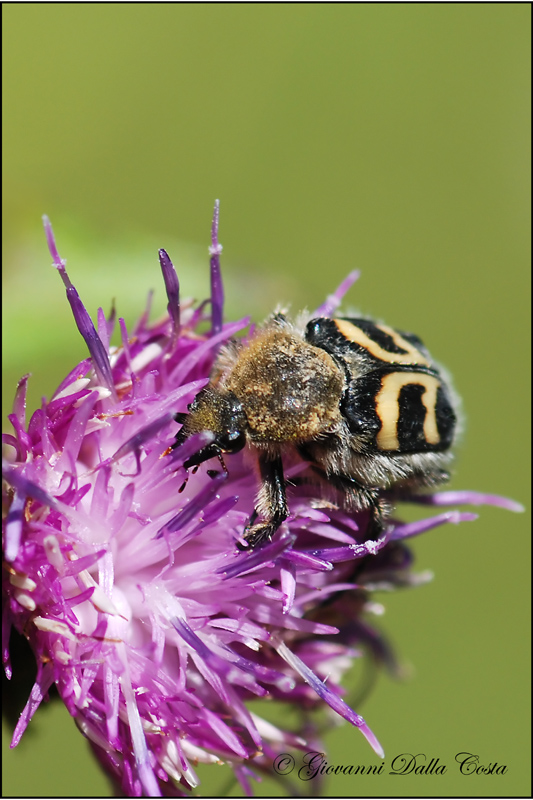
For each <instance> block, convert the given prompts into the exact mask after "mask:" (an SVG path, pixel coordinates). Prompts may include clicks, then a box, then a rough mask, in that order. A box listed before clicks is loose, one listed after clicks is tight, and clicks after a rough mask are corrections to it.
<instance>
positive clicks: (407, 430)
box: [173, 313, 457, 549]
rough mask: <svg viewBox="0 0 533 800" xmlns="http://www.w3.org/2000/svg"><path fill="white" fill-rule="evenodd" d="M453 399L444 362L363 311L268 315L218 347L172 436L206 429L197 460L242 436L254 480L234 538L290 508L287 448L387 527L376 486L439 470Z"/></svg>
mask: <svg viewBox="0 0 533 800" xmlns="http://www.w3.org/2000/svg"><path fill="white" fill-rule="evenodd" d="M455 406H456V402H455V400H454V396H453V393H452V391H451V389H450V387H449V384H448V382H447V380H446V379H445V378H444V377H443V374H442V370H440V368H438V367H436V366H435V363H434V362H433V360H432V359H431V356H430V355H429V353H428V352H427V350H426V349H425V347H424V345H423V344H422V342H421V341H420V339H418V337H416V336H414V335H413V334H409V333H403V332H400V331H397V330H395V329H393V328H390V327H388V326H387V325H383V324H381V323H377V322H374V321H371V320H368V319H362V318H341V319H329V318H326V317H318V318H315V319H310V320H309V319H308V318H307V320H306V319H305V318H303V319H300V320H299V321H297V322H296V323H292V322H290V321H289V320H288V319H287V318H286V316H285V315H284V314H282V313H277V314H274V315H273V316H272V317H271V318H270V319H269V320H268V321H267V323H266V324H265V325H264V326H263V327H262V328H260V329H259V330H258V331H257V332H256V333H255V334H254V335H253V336H252V337H251V338H250V339H248V340H245V341H242V342H238V341H232V342H230V343H229V344H228V345H227V346H226V347H225V348H224V349H223V350H221V352H220V354H219V356H218V358H217V360H216V362H215V366H214V369H213V372H212V376H211V381H210V383H209V385H208V386H207V387H206V388H205V389H203V390H202V391H201V392H200V393H199V394H198V395H197V396H196V398H195V399H194V401H193V402H192V403H191V404H190V405H189V407H188V409H189V413H188V414H185V413H179V414H177V415H176V420H177V421H178V422H180V423H182V425H183V427H182V428H181V430H180V431H179V433H178V434H177V436H176V441H175V443H174V445H173V446H174V447H176V446H178V445H180V444H182V443H183V442H184V441H185V440H186V439H187V438H188V437H189V436H191V435H193V434H195V433H199V432H201V431H210V432H212V434H213V436H214V440H213V441H212V442H211V443H210V444H208V445H206V446H205V447H203V448H202V449H200V450H199V451H198V452H197V453H196V454H195V455H193V456H192V457H191V458H189V459H188V460H187V461H186V462H185V464H184V466H185V467H186V468H189V467H193V466H196V465H198V464H201V463H202V462H204V461H207V460H208V459H210V458H213V457H216V456H218V457H219V458H221V457H222V454H224V453H235V452H237V451H238V450H241V449H242V448H243V447H245V446H248V448H249V450H250V451H251V452H252V453H253V455H254V456H255V461H256V463H257V467H258V473H259V481H260V488H259V492H258V496H257V503H256V509H255V511H254V514H253V515H252V518H251V520H250V522H249V524H248V525H247V527H246V528H245V530H244V533H243V540H244V544H241V545H240V547H241V549H246V548H254V547H257V546H259V545H261V544H262V543H265V542H266V541H270V539H271V538H272V536H273V535H274V534H275V532H276V531H277V529H278V528H279V526H280V525H281V523H282V522H283V521H284V520H285V519H286V518H287V517H288V515H289V509H288V505H287V499H286V491H285V486H286V481H285V477H284V472H283V457H284V456H286V455H289V454H295V453H296V454H297V455H299V456H300V457H301V458H302V459H304V460H306V461H308V462H309V464H310V469H311V470H312V472H313V474H314V475H315V476H316V477H315V480H316V481H317V482H318V483H319V484H322V485H323V486H328V487H330V489H331V490H332V491H333V492H334V493H335V494H336V495H337V497H339V498H340V499H339V500H338V502H339V504H340V505H342V506H343V507H345V508H352V509H356V510H361V509H369V510H370V511H371V517H372V521H371V528H370V533H369V536H371V537H372V536H373V537H375V536H377V535H379V533H380V532H381V531H382V530H383V528H384V526H385V521H386V516H387V513H388V506H387V504H386V503H385V502H384V500H383V497H382V491H383V490H390V489H396V488H400V489H406V490H410V491H413V490H417V489H420V488H422V487H432V486H436V485H438V484H440V483H443V482H444V481H446V480H447V479H448V477H449V474H448V468H449V465H450V462H451V460H452V453H451V447H452V445H453V442H454V436H455V433H456V421H457V415H456V408H455Z"/></svg>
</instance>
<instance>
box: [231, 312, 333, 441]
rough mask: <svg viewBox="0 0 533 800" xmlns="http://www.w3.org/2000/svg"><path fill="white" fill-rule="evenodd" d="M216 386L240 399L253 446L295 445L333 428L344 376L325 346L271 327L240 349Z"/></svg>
mask: <svg viewBox="0 0 533 800" xmlns="http://www.w3.org/2000/svg"><path fill="white" fill-rule="evenodd" d="M220 388H221V390H222V391H223V390H224V389H226V390H229V391H230V392H232V393H233V394H234V395H235V397H237V398H238V399H239V400H240V402H241V403H242V405H243V408H244V410H245V414H246V419H247V421H248V435H249V438H250V440H251V441H252V442H253V443H254V444H262V443H263V444H268V443H279V444H282V443H284V442H287V443H289V442H290V443H296V442H299V441H308V440H309V439H314V438H316V437H318V436H320V435H321V434H324V433H327V432H330V431H331V430H332V429H333V428H334V427H335V426H336V424H337V423H338V421H339V401H340V398H341V396H342V392H343V390H344V374H343V372H342V371H341V369H340V368H339V367H338V366H337V364H336V363H335V361H334V360H333V358H332V357H331V356H330V355H329V354H328V353H326V352H325V350H323V349H321V348H318V347H314V346H313V345H310V344H308V343H307V342H306V341H304V339H303V338H302V337H301V336H300V335H298V334H297V333H293V332H292V330H287V329H284V328H281V327H279V326H275V327H274V328H267V329H266V330H264V331H262V332H260V333H259V334H258V335H257V336H255V337H254V338H253V339H252V340H251V341H250V342H249V343H248V344H246V345H244V346H243V347H242V349H241V350H240V352H239V358H238V360H237V361H236V362H235V363H234V365H233V367H232V368H231V370H230V371H229V372H228V373H227V374H226V375H224V376H223V378H222V380H221V385H220Z"/></svg>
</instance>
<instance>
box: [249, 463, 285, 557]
mask: <svg viewBox="0 0 533 800" xmlns="http://www.w3.org/2000/svg"><path fill="white" fill-rule="evenodd" d="M259 470H260V473H261V489H260V490H259V496H258V499H257V508H256V510H255V511H254V513H253V515H252V517H251V519H250V522H249V523H248V525H247V526H246V528H245V529H244V533H243V539H244V540H245V542H246V544H239V543H237V547H238V548H239V550H253V549H254V548H256V547H260V546H261V545H262V544H264V543H266V542H269V541H270V540H271V539H272V537H273V536H274V534H275V533H276V531H277V530H278V528H279V526H280V525H281V523H282V522H283V521H284V520H286V519H287V517H288V516H289V508H288V506H287V497H286V494H285V477H284V475H283V463H282V461H281V456H276V457H275V458H268V457H267V456H266V455H260V456H259ZM258 516H260V517H261V518H262V521H261V522H259V523H257V524H254V522H255V520H256V518H257V517H258Z"/></svg>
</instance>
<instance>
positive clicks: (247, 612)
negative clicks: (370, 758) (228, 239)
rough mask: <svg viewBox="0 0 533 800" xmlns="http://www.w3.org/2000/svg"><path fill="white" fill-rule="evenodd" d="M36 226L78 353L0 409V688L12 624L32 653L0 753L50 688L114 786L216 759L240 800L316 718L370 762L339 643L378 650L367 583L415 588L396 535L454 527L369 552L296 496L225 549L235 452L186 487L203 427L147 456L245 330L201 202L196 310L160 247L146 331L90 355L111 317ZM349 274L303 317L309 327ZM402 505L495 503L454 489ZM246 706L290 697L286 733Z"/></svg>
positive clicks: (381, 654) (385, 654)
mask: <svg viewBox="0 0 533 800" xmlns="http://www.w3.org/2000/svg"><path fill="white" fill-rule="evenodd" d="M45 230H46V235H47V240H48V245H49V249H50V252H51V254H52V258H53V262H54V266H55V267H56V269H57V270H58V272H59V274H60V276H61V278H62V280H63V283H64V285H65V287H66V292H67V298H68V300H69V302H70V305H71V309H72V312H73V315H74V319H75V321H76V325H77V327H78V330H79V331H80V333H81V334H82V336H83V338H84V339H85V342H86V343H87V346H88V349H89V358H87V359H86V360H84V361H82V362H81V363H80V364H78V365H77V366H76V367H75V368H74V369H73V370H72V371H71V372H70V373H69V374H68V375H67V376H66V378H65V379H64V380H63V382H62V383H61V384H60V386H59V387H58V389H57V391H56V392H55V393H54V395H53V397H52V398H51V400H50V401H48V402H46V401H43V404H42V407H41V408H40V409H38V410H36V411H35V412H34V413H33V414H32V416H31V418H30V419H29V421H27V419H26V399H25V398H26V384H27V379H28V376H25V377H24V378H22V380H21V381H20V382H19V385H18V388H17V392H16V397H15V402H14V407H13V413H12V414H11V415H10V417H9V419H10V422H11V424H12V426H13V429H14V433H13V434H12V435H11V434H8V435H5V436H4V443H5V445H6V451H7V460H6V463H5V465H4V478H5V480H6V486H5V491H4V505H5V508H6V515H5V520H4V526H3V536H4V540H3V544H4V571H3V597H4V616H3V637H4V640H3V658H4V665H5V670H6V673H7V676H8V678H11V677H12V674H11V667H10V661H9V647H8V640H9V633H10V630H11V627H12V626H13V627H14V628H15V629H16V630H17V631H19V632H20V633H21V634H23V635H24V636H25V637H26V638H27V640H28V641H29V643H30V645H31V647H32V649H33V652H34V654H35V658H36V662H37V677H36V681H35V685H34V687H33V690H32V692H31V696H30V698H29V700H28V702H27V705H26V707H25V709H24V711H23V713H22V715H21V717H20V720H19V722H18V724H17V726H16V729H15V732H14V736H13V741H12V746H15V745H16V744H17V743H18V741H19V740H20V737H21V736H22V734H23V732H24V730H25V729H26V727H27V726H28V723H29V721H30V719H31V717H32V716H33V714H34V713H35V711H36V709H37V708H38V706H39V704H40V702H41V701H42V700H43V699H44V698H46V696H47V692H48V691H49V689H50V687H51V686H52V685H53V684H55V686H56V687H57V689H58V692H59V695H60V697H61V698H62V700H63V702H64V703H65V705H66V707H67V708H68V710H69V712H70V714H71V715H72V716H73V717H74V719H75V721H76V723H77V725H78V727H79V729H80V730H81V731H82V733H83V734H84V735H85V736H86V737H87V738H88V739H89V740H90V742H91V744H92V745H93V748H94V750H95V752H96V753H97V755H98V758H99V760H100V762H101V763H102V764H103V765H104V766H105V768H106V769H107V771H108V773H109V774H110V775H111V776H112V777H113V779H114V780H115V782H116V783H118V784H119V786H120V787H121V791H122V792H123V793H124V794H126V795H133V796H139V795H143V794H144V795H150V796H157V795H161V794H163V795H165V794H172V795H175V794H180V793H186V792H187V791H188V790H190V789H191V788H194V787H196V786H197V785H198V778H197V776H196V774H195V771H194V765H195V764H196V763H199V762H200V763H212V764H216V763H221V762H222V763H227V764H230V765H231V766H232V767H233V768H234V771H235V774H236V776H237V778H238V779H239V780H240V781H241V784H242V786H243V789H244V790H245V791H246V792H249V791H250V784H249V776H250V775H251V774H253V770H255V771H261V770H269V769H270V768H271V766H272V762H273V759H274V758H275V757H276V755H277V754H279V753H280V752H283V751H286V750H287V749H292V748H301V749H304V750H305V749H308V748H309V746H310V744H312V745H313V747H314V748H315V749H316V747H317V731H318V727H317V724H316V722H315V718H316V715H314V713H313V712H314V711H315V710H316V709H317V708H318V707H320V706H322V707H323V706H326V707H329V709H330V711H331V714H332V716H339V717H344V718H345V719H346V720H348V722H349V723H351V724H352V725H353V726H354V727H355V728H357V729H359V731H360V732H361V733H362V734H363V736H364V737H365V738H366V739H367V741H368V743H369V744H370V746H371V747H372V748H373V750H374V751H375V753H376V754H377V755H378V756H380V757H381V756H383V751H382V748H381V746H380V744H379V742H378V740H377V739H376V737H375V736H374V734H373V733H372V731H371V730H370V728H369V727H368V726H367V724H366V723H365V721H364V719H363V718H362V717H361V716H359V715H358V714H357V713H356V712H355V711H354V710H352V709H351V708H350V706H349V705H348V704H347V702H345V701H344V700H343V698H342V695H343V689H342V688H341V684H340V680H341V678H342V676H343V674H344V673H345V671H346V670H347V669H348V668H349V667H350V665H351V664H352V662H353V659H354V658H355V657H357V656H358V655H359V654H360V648H361V645H365V646H366V647H367V648H369V649H370V650H371V652H372V653H373V654H374V655H375V656H376V658H378V659H381V660H385V661H389V662H390V659H391V656H390V652H389V649H388V647H387V646H386V644H385V643H384V641H383V640H382V639H381V638H380V636H379V635H378V634H377V633H376V632H375V631H373V630H372V628H371V627H370V626H369V624H368V622H367V621H366V619H365V612H367V611H369V610H371V609H372V603H371V601H370V592H371V589H372V587H373V586H376V585H379V586H380V587H381V588H383V586H385V585H386V586H387V587H393V586H398V585H402V586H403V585H410V584H415V583H418V582H420V581H421V579H424V576H416V575H414V574H413V573H412V572H411V570H410V565H411V554H410V552H409V550H408V548H407V546H406V544H405V540H406V539H408V538H409V537H411V536H415V535H418V534H420V533H423V532H424V531H426V530H429V529H431V528H434V527H436V526H438V525H442V524H443V523H446V522H460V521H465V520H470V519H473V518H474V517H475V515H474V514H471V513H460V512H458V511H445V512H444V513H440V514H438V515H437V516H433V517H432V518H430V519H426V520H423V521H421V522H416V523H412V524H409V525H404V524H401V523H399V522H394V521H392V523H391V525H390V526H389V528H388V529H387V531H386V532H385V533H384V534H383V535H382V536H381V537H380V538H379V539H377V540H374V539H372V538H369V537H368V536H367V535H366V531H365V528H366V524H367V520H366V515H365V514H364V513H347V512H345V511H342V510H340V509H337V508H334V507H331V506H329V505H324V506H323V507H317V504H316V503H314V502H313V498H312V496H311V495H310V494H309V490H308V488H307V490H306V488H305V487H300V488H299V487H298V486H297V485H296V486H295V487H293V490H292V494H291V517H290V519H289V520H288V523H286V524H285V525H284V526H283V528H282V531H281V532H280V534H278V535H277V536H276V537H275V538H274V540H273V541H272V542H271V543H270V544H268V545H267V546H265V547H263V548H260V549H257V550H254V551H252V552H239V551H238V550H237V549H236V546H235V542H236V539H237V538H238V536H239V535H240V534H241V533H242V531H243V529H244V527H245V525H246V522H247V521H248V519H249V517H250V513H251V511H252V510H253V507H254V497H255V493H256V488H257V487H256V482H255V479H254V477H253V475H251V474H250V471H249V469H248V468H247V466H246V464H245V463H244V462H243V460H242V458H241V454H240V453H239V454H236V455H234V456H233V457H231V459H230V460H229V474H227V475H226V474H224V473H223V472H220V471H218V470H213V469H208V467H209V466H212V465H209V464H207V465H205V466H204V467H202V468H200V469H199V470H198V471H197V472H196V473H195V474H192V475H190V476H188V480H186V477H187V475H186V470H185V469H184V467H183V463H184V461H186V460H187V458H188V457H189V456H190V455H191V453H193V452H194V451H195V450H197V449H198V448H199V447H201V446H203V445H205V444H206V443H207V442H208V440H209V434H207V433H206V434H199V435H197V436H194V437H192V438H191V439H189V440H188V441H186V442H185V444H184V445H182V446H181V447H180V448H178V449H176V450H172V451H170V450H169V445H170V444H171V443H172V441H173V437H174V435H175V433H176V432H177V430H178V426H177V425H176V422H175V421H174V414H175V413H176V412H179V411H184V410H185V409H186V406H187V404H188V403H190V402H191V401H192V399H193V398H194V397H195V395H196V394H197V393H198V392H199V390H200V389H201V388H202V387H203V386H205V385H206V384H207V382H208V378H209V374H210V371H211V368H212V365H213V362H214V359H215V356H216V353H217V350H218V348H219V347H220V345H221V344H222V343H223V342H226V341H227V340H228V339H230V338H231V337H233V336H235V334H237V333H238V332H239V331H242V330H243V329H244V328H245V327H246V326H247V324H248V320H247V319H242V320H239V321H238V322H232V323H223V318H222V306H223V290H222V281H221V275H220V263H219V261H220V252H221V247H220V245H219V243H218V204H217V205H216V206H215V215H214V219H213V227H212V244H211V247H210V253H211V300H210V303H205V302H204V303H202V304H200V305H199V306H194V305H193V304H192V303H190V302H189V303H187V302H186V303H180V297H179V284H178V279H177V275H176V272H175V270H174V267H173V265H172V262H171V260H170V258H169V257H168V255H167V253H166V252H165V251H164V250H160V251H159V259H160V264H161V269H162V273H163V279H164V283H165V289H166V293H167V296H168V315H166V316H165V317H164V319H162V320H159V321H157V322H152V323H151V322H149V318H148V312H146V313H145V314H143V316H142V317H141V319H140V320H139V322H138V323H137V325H136V326H135V327H134V329H133V330H132V331H131V332H128V331H127V329H126V325H125V323H124V321H123V320H122V319H119V320H118V325H119V328H120V335H121V344H120V345H119V346H118V347H113V346H111V345H110V338H111V334H112V331H113V329H114V327H115V324H116V320H115V316H114V313H113V314H111V316H110V317H109V318H107V319H106V317H105V316H104V313H103V312H102V310H101V309H100V311H99V313H98V321H97V326H96V328H95V326H94V325H93V322H92V321H91V319H90V317H89V315H88V313H87V311H86V309H85V307H84V305H83V303H82V301H81V300H80V297H79V295H78V293H77V292H76V289H75V288H74V286H73V284H72V283H71V282H70V279H69V276H68V275H67V271H66V269H65V262H64V261H63V260H62V259H61V258H60V256H59V254H58V251H57V248H56V244H55V240H54V237H53V234H52V230H51V226H50V224H49V222H48V220H46V219H45ZM355 278H356V273H352V274H351V275H350V276H349V277H348V278H347V279H346V280H345V281H344V283H343V284H342V285H341V286H340V287H339V289H338V290H337V291H336V292H335V293H334V294H333V295H331V296H330V297H329V298H328V300H327V301H326V303H325V304H324V305H323V306H322V307H321V308H320V309H319V311H318V313H319V314H320V315H322V316H327V315H329V314H331V313H332V312H333V311H334V310H335V308H336V307H337V306H338V305H339V303H340V301H341V298H342V296H343V294H344V293H345V292H346V291H347V289H348V288H349V286H350V285H351V284H352V283H353V281H354V280H355ZM215 465H216V464H215ZM294 469H295V470H296V469H297V467H295V468H294ZM411 499H412V498H411ZM417 500H418V501H419V502H424V503H427V504H431V505H434V506H439V505H440V506H445V505H449V504H452V503H453V504H456V503H474V504H477V503H482V502H487V503H492V504H496V505H501V506H503V507H506V508H511V509H512V508H515V509H516V505H515V504H512V503H511V502H510V501H506V500H503V499H501V498H496V497H493V496H488V495H477V494H475V493H468V492H465V493H457V492H456V493H441V494H437V495H426V496H425V497H423V498H417ZM354 575H356V576H357V577H356V580H354ZM15 677H16V676H15ZM326 679H327V683H326ZM253 698H275V699H277V700H278V701H281V702H283V703H286V704H289V705H290V706H294V705H297V706H298V707H299V708H300V709H301V710H302V711H303V713H304V717H305V724H303V725H302V729H301V730H292V731H289V730H285V729H282V728H278V727H275V726H273V725H272V724H270V723H267V722H266V721H265V720H264V719H262V718H261V717H260V716H258V715H257V714H253V713H251V712H250V711H249V710H248V708H247V705H246V704H247V701H249V700H250V699H253ZM304 729H305V733H304ZM250 768H251V769H252V772H251V771H250Z"/></svg>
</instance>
